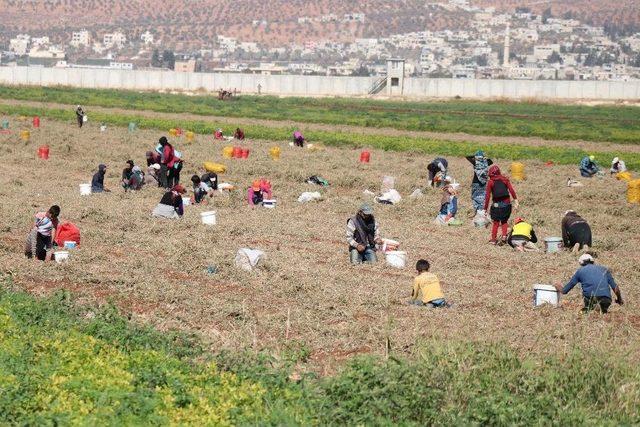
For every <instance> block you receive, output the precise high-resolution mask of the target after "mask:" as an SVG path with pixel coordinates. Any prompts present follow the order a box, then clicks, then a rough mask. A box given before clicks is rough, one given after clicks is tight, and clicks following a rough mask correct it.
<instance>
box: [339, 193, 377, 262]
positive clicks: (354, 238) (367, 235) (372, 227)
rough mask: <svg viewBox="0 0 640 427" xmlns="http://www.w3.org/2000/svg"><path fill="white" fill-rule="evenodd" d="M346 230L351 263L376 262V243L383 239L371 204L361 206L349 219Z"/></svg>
mask: <svg viewBox="0 0 640 427" xmlns="http://www.w3.org/2000/svg"><path fill="white" fill-rule="evenodd" d="M346 231H347V232H346V235H347V243H349V255H350V257H351V264H354V265H355V264H361V263H362V262H368V263H374V262H376V261H377V260H378V259H377V257H376V244H381V243H382V239H381V238H380V234H379V230H378V223H377V222H376V219H375V218H374V216H373V209H372V208H371V206H369V205H367V204H364V205H362V206H360V209H359V210H358V213H356V215H355V216H353V217H351V218H349V220H348V221H347V230H346Z"/></svg>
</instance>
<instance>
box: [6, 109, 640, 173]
mask: <svg viewBox="0 0 640 427" xmlns="http://www.w3.org/2000/svg"><path fill="white" fill-rule="evenodd" d="M0 113H3V114H10V115H23V116H33V115H39V116H42V117H48V118H50V119H54V120H61V121H74V120H75V113H74V112H73V111H72V110H62V109H54V108H36V107H21V106H11V105H0ZM91 120H92V121H93V122H98V123H106V124H110V125H114V126H121V127H126V126H127V125H128V124H129V123H130V122H136V123H137V125H138V127H139V128H140V129H153V130H160V131H163V132H166V131H168V130H169V129H170V128H173V127H176V126H178V125H180V127H182V128H184V129H188V130H191V131H193V132H196V133H197V134H212V133H213V132H214V131H215V130H216V129H217V128H219V127H221V128H223V129H225V128H226V129H225V130H226V133H227V134H229V133H233V130H234V129H235V126H229V125H228V124H226V125H225V124H223V123H212V122H204V121H198V120H187V121H180V122H177V121H174V120H167V119H160V118H149V117H142V116H137V115H135V114H131V115H128V114H116V113H101V112H94V113H92V114H91ZM243 128H244V130H245V132H246V133H247V134H249V135H251V137H252V139H259V140H269V141H279V140H280V141H281V140H288V139H290V137H291V134H292V132H293V130H294V128H293V127H268V126H258V125H244V126H243ZM305 136H306V137H307V138H308V139H309V140H310V141H313V142H314V143H321V144H325V145H329V146H336V147H339V146H350V147H354V148H359V147H371V148H378V149H382V150H391V151H412V152H418V153H425V154H434V155H436V154H437V155H443V156H454V157H463V156H468V155H471V154H473V153H474V152H475V151H476V150H478V149H482V150H484V151H485V152H486V153H488V155H490V156H491V157H494V158H500V159H508V160H531V159H533V160H541V161H552V162H555V163H557V164H561V165H570V164H575V165H576V167H577V165H578V164H579V162H580V159H581V158H582V157H584V156H586V155H588V154H596V155H597V156H598V157H599V158H600V159H609V158H613V157H616V156H618V155H619V153H614V152H605V151H598V152H592V151H590V152H586V151H584V150H580V149H576V148H562V147H545V146H527V145H520V144H514V145H507V144H500V143H496V144H487V143H476V142H465V141H446V140H438V139H431V138H420V137H397V136H386V135H367V134H354V133H347V132H331V131H321V130H309V131H305ZM624 159H625V162H626V164H627V167H628V168H629V169H632V170H637V169H640V154H637V153H625V155H624Z"/></svg>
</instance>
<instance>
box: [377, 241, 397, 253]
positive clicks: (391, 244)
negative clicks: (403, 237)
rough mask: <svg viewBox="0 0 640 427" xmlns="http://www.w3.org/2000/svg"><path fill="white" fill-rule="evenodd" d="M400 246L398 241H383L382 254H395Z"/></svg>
mask: <svg viewBox="0 0 640 427" xmlns="http://www.w3.org/2000/svg"><path fill="white" fill-rule="evenodd" d="M398 246H400V242H398V241H397V240H391V239H382V248H381V249H382V252H384V253H387V252H393V251H395V250H396V249H398Z"/></svg>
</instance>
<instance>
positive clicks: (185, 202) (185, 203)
mask: <svg viewBox="0 0 640 427" xmlns="http://www.w3.org/2000/svg"><path fill="white" fill-rule="evenodd" d="M190 204H191V197H183V198H182V206H189V205H190Z"/></svg>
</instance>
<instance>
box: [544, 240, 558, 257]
mask: <svg viewBox="0 0 640 427" xmlns="http://www.w3.org/2000/svg"><path fill="white" fill-rule="evenodd" d="M544 249H545V251H546V252H547V253H548V254H552V253H555V252H560V249H562V238H561V237H547V238H546V239H544Z"/></svg>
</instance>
